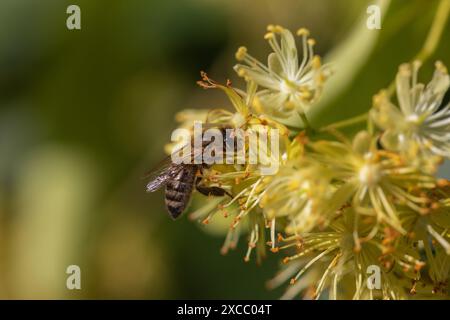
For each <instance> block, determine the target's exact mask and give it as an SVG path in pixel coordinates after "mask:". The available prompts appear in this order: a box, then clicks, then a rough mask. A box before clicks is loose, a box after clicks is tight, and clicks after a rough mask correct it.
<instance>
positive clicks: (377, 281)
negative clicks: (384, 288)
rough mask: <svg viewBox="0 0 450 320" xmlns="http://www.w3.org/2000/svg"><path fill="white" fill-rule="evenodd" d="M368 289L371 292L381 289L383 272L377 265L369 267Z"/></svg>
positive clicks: (367, 271)
mask: <svg viewBox="0 0 450 320" xmlns="http://www.w3.org/2000/svg"><path fill="white" fill-rule="evenodd" d="M366 273H367V274H368V275H369V276H368V277H367V288H368V289H370V290H374V289H377V290H379V289H381V270H380V267H379V266H377V265H370V266H368V267H367V270H366Z"/></svg>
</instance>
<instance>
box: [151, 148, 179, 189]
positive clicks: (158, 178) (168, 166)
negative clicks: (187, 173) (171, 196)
mask: <svg viewBox="0 0 450 320" xmlns="http://www.w3.org/2000/svg"><path fill="white" fill-rule="evenodd" d="M181 169H182V166H181V165H178V164H175V163H173V162H172V158H171V157H170V156H168V157H166V158H164V160H162V161H161V162H160V163H159V164H158V165H157V166H156V167H155V168H153V169H152V170H150V171H148V172H147V173H146V174H145V175H144V176H143V177H142V178H143V179H148V180H149V182H148V183H147V192H153V191H156V190H158V189H159V188H161V187H162V186H163V185H165V184H166V182H167V180H169V179H172V178H173V177H175V176H176V174H177V173H178V172H179V171H180V170H181Z"/></svg>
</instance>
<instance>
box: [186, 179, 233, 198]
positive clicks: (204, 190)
mask: <svg viewBox="0 0 450 320" xmlns="http://www.w3.org/2000/svg"><path fill="white" fill-rule="evenodd" d="M201 181H202V177H197V180H196V181H195V188H196V189H197V191H198V192H200V193H201V194H203V195H205V196H215V197H222V196H224V195H227V196H229V197H230V198H233V196H232V195H231V193H229V192H228V191H226V190H224V189H222V188H219V187H205V186H202V185H201V184H200V182H201Z"/></svg>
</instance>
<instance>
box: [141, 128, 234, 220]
mask: <svg viewBox="0 0 450 320" xmlns="http://www.w3.org/2000/svg"><path fill="white" fill-rule="evenodd" d="M219 130H220V131H221V132H222V133H224V129H222V128H220V129H219ZM222 136H223V137H224V141H225V143H227V141H226V140H227V138H226V137H227V135H226V134H223V135H222ZM208 144H209V143H203V144H202V152H203V149H204V148H205V147H206V146H207V145H208ZM224 145H225V144H224ZM194 152H195V151H192V152H191V154H189V155H187V156H188V157H191V160H192V159H193V157H194ZM210 166H211V165H208V164H206V163H200V164H194V163H192V161H191V163H188V164H184V163H180V164H177V163H174V162H172V158H171V156H168V157H166V158H165V159H164V160H163V161H162V162H161V163H160V164H159V165H158V166H157V167H156V168H155V169H154V170H152V171H150V173H149V174H147V175H146V176H145V177H144V178H147V179H149V182H148V183H147V192H154V191H156V190H158V189H160V188H161V187H165V204H166V208H167V211H168V212H169V215H170V217H171V218H172V219H174V220H175V219H176V218H178V217H179V216H180V215H181V214H182V213H183V212H184V210H185V209H186V207H187V206H188V204H189V201H190V198H191V195H192V192H193V191H194V189H195V190H197V191H198V192H200V193H201V194H203V195H206V196H217V197H221V196H225V195H228V196H230V197H232V195H231V194H230V193H229V192H227V191H226V190H224V189H222V188H220V187H216V186H205V185H204V184H202V176H203V171H204V170H205V169H207V168H209V167H210Z"/></svg>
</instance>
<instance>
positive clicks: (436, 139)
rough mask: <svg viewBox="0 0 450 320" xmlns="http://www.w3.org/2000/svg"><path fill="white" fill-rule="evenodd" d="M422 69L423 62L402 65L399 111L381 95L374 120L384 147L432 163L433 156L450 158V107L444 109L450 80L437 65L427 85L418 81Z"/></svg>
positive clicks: (376, 103)
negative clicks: (444, 100)
mask: <svg viewBox="0 0 450 320" xmlns="http://www.w3.org/2000/svg"><path fill="white" fill-rule="evenodd" d="M419 67H420V63H419V62H414V63H413V64H403V65H401V66H400V68H399V71H398V73H397V77H396V87H397V100H398V105H399V108H397V107H396V106H395V105H394V104H393V103H391V102H390V101H389V99H388V96H387V94H386V92H381V93H380V94H379V95H377V96H376V97H375V99H374V108H373V110H372V112H371V115H372V119H373V120H374V121H375V123H376V124H377V125H378V126H379V127H380V128H381V129H382V130H384V134H383V136H382V140H381V141H382V143H383V146H384V147H386V148H388V149H390V150H395V151H400V152H403V153H406V154H410V158H414V157H420V158H416V159H418V160H430V159H426V158H427V157H433V155H435V156H442V157H447V158H450V104H447V105H446V106H441V104H442V99H443V97H444V95H445V92H446V91H447V90H448V88H449V87H450V77H449V75H448V73H447V69H446V68H445V66H444V65H443V64H442V63H441V62H437V63H436V70H435V72H434V75H433V78H432V80H431V81H430V82H429V83H428V85H427V86H425V85H424V84H422V83H419V82H417V77H418V70H419ZM420 153H424V154H423V155H420ZM434 162H436V160H435V161H434Z"/></svg>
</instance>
